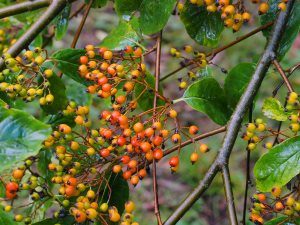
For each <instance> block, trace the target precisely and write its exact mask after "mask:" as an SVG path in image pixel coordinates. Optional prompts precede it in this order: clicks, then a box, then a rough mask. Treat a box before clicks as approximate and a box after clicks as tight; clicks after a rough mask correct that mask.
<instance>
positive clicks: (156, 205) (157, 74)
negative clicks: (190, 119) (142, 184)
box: [152, 31, 162, 225]
mask: <svg viewBox="0 0 300 225" xmlns="http://www.w3.org/2000/svg"><path fill="white" fill-rule="evenodd" d="M161 42H162V31H161V32H160V33H159V34H158V37H157V41H156V43H157V44H156V46H157V48H156V61H155V93H156V92H158V91H159V78H160V62H161ZM156 107H157V95H156V94H154V99H153V115H155V113H156ZM153 122H154V121H153ZM152 173H153V193H154V213H155V216H156V219H157V224H158V225H162V220H161V217H160V211H159V199H158V187H157V176H156V162H155V160H154V159H153V164H152Z"/></svg>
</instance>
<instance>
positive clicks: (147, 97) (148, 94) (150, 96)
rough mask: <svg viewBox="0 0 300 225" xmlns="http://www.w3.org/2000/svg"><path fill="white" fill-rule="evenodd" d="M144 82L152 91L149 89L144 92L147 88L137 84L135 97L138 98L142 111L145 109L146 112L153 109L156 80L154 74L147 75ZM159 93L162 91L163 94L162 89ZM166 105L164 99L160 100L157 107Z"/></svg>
mask: <svg viewBox="0 0 300 225" xmlns="http://www.w3.org/2000/svg"><path fill="white" fill-rule="evenodd" d="M144 81H145V82H146V83H147V85H149V86H150V87H151V88H152V89H150V88H147V90H146V91H144V90H145V89H146V86H145V85H142V84H140V83H137V84H136V85H135V88H134V96H135V97H136V98H138V99H137V103H138V105H139V107H140V108H141V109H143V110H144V111H146V110H149V109H151V108H153V101H154V92H153V89H154V88H155V78H154V76H153V75H152V74H150V73H146V77H145V79H144ZM159 91H160V93H162V88H161V87H160V88H159ZM142 92H144V93H143V94H142ZM164 104H165V103H164V101H163V100H162V99H160V98H158V100H157V106H162V105H164Z"/></svg>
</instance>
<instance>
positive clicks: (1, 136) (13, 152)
mask: <svg viewBox="0 0 300 225" xmlns="http://www.w3.org/2000/svg"><path fill="white" fill-rule="evenodd" d="M50 134H51V128H50V126H48V125H46V124H44V123H42V122H41V121H39V120H36V119H35V118H34V117H33V116H31V115H29V114H28V113H26V112H23V111H20V110H17V109H5V108H3V107H2V108H1V109H0V160H1V161H2V162H5V165H3V166H2V167H1V169H0V170H3V169H6V168H7V167H8V166H9V165H12V164H14V163H15V162H17V161H20V160H22V159H25V158H27V157H29V156H31V155H35V154H37V152H38V151H39V149H40V148H41V146H42V142H43V141H44V140H45V139H46V138H47V137H48V136H49V135H50Z"/></svg>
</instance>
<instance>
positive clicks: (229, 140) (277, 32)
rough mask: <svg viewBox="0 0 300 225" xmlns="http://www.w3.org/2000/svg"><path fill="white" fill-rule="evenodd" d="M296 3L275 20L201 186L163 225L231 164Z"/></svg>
mask: <svg viewBox="0 0 300 225" xmlns="http://www.w3.org/2000/svg"><path fill="white" fill-rule="evenodd" d="M294 2H295V0H290V1H288V3H287V9H286V11H285V12H281V13H280V14H279V16H278V18H277V20H276V24H275V26H274V29H273V32H272V34H271V36H270V38H269V41H268V43H267V46H266V48H265V51H264V53H263V55H262V57H261V59H260V61H259V62H258V64H257V67H256V70H255V72H254V74H253V76H252V78H251V80H250V82H249V84H248V87H247V88H246V90H245V92H244V94H243V95H242V97H241V99H240V101H239V103H238V105H237V106H236V109H235V111H234V112H233V115H232V116H231V119H230V121H229V123H228V126H227V131H226V134H225V137H224V140H223V144H222V148H221V150H220V151H219V153H218V155H217V157H216V159H215V160H214V162H213V163H212V164H211V166H210V168H209V169H208V171H207V172H206V174H205V175H204V178H203V180H202V181H200V183H199V184H198V186H197V187H196V188H195V189H194V190H193V191H192V192H191V193H190V194H189V195H188V196H187V197H186V199H185V200H183V202H182V203H181V204H180V205H179V206H178V208H177V209H175V210H174V212H173V213H172V214H171V215H170V217H169V218H168V219H167V220H166V221H165V223H164V225H174V224H176V223H177V222H178V221H179V220H180V218H182V216H183V215H184V214H185V213H186V212H187V211H188V210H189V209H190V208H191V207H192V205H193V204H194V203H195V202H196V201H197V200H198V199H199V198H200V197H201V195H202V194H203V193H204V192H205V191H206V190H207V189H208V187H209V186H210V185H211V183H212V181H213V179H214V177H215V176H216V174H217V173H218V172H220V170H221V169H222V168H223V167H224V166H226V165H228V160H229V157H230V155H231V152H232V149H233V146H234V143H235V141H236V138H237V136H238V132H239V130H240V127H241V124H242V122H243V118H244V116H245V114H246V112H247V110H248V109H249V107H250V105H251V104H252V102H253V99H254V97H255V96H256V94H257V92H258V89H259V88H260V85H261V83H262V81H263V78H264V77H265V74H266V73H267V71H268V69H269V67H270V65H271V62H272V60H274V59H275V56H276V52H277V49H278V45H279V42H280V40H281V37H282V34H283V32H284V29H285V27H286V23H287V21H288V18H289V14H290V12H291V10H292V8H293V5H294ZM228 197H230V196H227V199H229V198H228ZM231 222H232V221H231Z"/></svg>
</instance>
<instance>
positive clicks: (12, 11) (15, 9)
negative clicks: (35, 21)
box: [0, 0, 51, 19]
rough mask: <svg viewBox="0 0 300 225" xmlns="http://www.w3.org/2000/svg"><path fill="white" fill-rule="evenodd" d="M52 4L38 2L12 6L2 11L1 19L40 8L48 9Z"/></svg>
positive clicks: (0, 13)
mask: <svg viewBox="0 0 300 225" xmlns="http://www.w3.org/2000/svg"><path fill="white" fill-rule="evenodd" d="M50 4H51V0H36V1H27V2H21V3H18V4H14V5H10V6H7V7H4V8H1V9H0V19H2V18H5V17H9V16H14V15H17V14H20V13H24V12H28V11H34V10H37V9H40V8H44V7H47V6H49V5H50Z"/></svg>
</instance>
